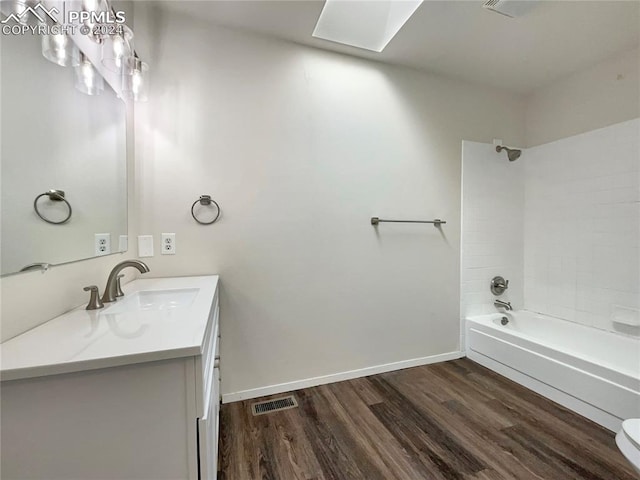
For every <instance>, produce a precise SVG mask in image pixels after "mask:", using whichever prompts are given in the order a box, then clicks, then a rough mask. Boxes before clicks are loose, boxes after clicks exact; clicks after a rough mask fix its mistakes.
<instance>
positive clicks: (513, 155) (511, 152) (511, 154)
mask: <svg viewBox="0 0 640 480" xmlns="http://www.w3.org/2000/svg"><path fill="white" fill-rule="evenodd" d="M502 150H506V151H507V158H508V159H509V161H510V162H513V161H515V160H517V159H519V158H520V155H521V154H522V150H516V149H515V148H508V147H503V146H502V145H498V146H497V147H496V152H501V151H502Z"/></svg>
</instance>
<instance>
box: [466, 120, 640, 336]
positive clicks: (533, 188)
mask: <svg viewBox="0 0 640 480" xmlns="http://www.w3.org/2000/svg"><path fill="white" fill-rule="evenodd" d="M639 132H640V119H634V120H630V121H627V122H622V123H618V124H615V125H611V126H608V127H605V128H601V129H598V130H593V131H591V132H587V133H583V134H580V135H575V136H572V137H568V138H564V139H561V140H557V141H555V142H551V143H547V144H544V145H540V146H536V147H532V148H528V149H525V150H523V153H522V156H521V157H520V158H519V159H518V160H516V161H515V162H509V161H508V160H507V159H506V158H505V155H504V153H503V154H500V153H497V152H495V147H494V146H493V145H489V144H481V143H475V142H463V180H462V183H463V184H462V192H463V193H462V205H463V213H462V218H463V219H462V259H461V265H462V271H461V279H462V288H461V316H462V318H463V319H464V318H465V317H467V316H470V315H481V314H487V313H492V312H495V311H496V308H495V307H494V305H493V299H494V296H493V295H492V294H491V292H490V291H489V282H490V280H491V278H492V277H493V276H494V275H502V276H504V277H505V278H507V279H509V280H511V282H510V286H509V290H507V292H506V293H505V295H503V296H501V297H500V299H502V300H505V301H511V303H512V304H513V306H514V309H517V310H521V309H525V310H531V311H534V312H538V313H543V314H546V315H550V316H553V317H557V318H561V319H564V320H568V321H572V322H577V323H581V324H583V325H586V326H591V327H595V328H598V329H602V330H607V331H611V332H617V333H622V334H628V335H638V334H640V328H639V327H640V255H639V245H640V141H639V135H638V134H639ZM634 325H636V326H634Z"/></svg>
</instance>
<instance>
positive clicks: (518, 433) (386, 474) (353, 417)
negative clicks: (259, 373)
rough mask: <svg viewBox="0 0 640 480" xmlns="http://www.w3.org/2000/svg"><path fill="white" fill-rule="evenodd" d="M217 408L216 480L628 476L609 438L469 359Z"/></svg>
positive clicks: (597, 479) (617, 479)
mask: <svg viewBox="0 0 640 480" xmlns="http://www.w3.org/2000/svg"><path fill="white" fill-rule="evenodd" d="M294 395H295V396H296V398H297V400H298V403H299V407H298V408H294V409H291V410H284V411H281V412H274V413H270V414H266V415H261V416H256V417H254V416H252V415H251V407H250V405H251V403H253V402H256V401H261V400H267V399H269V398H277V397H280V396H282V395H276V396H274V397H264V398H261V399H255V400H251V401H246V402H237V403H231V404H226V405H223V406H222V411H221V447H220V470H221V471H220V477H219V478H220V479H221V480H258V479H261V480H262V479H264V480H351V479H361V480H395V479H397V480H418V479H428V480H512V479H517V480H529V479H531V480H540V479H544V480H564V479H587V480H637V479H638V477H637V476H635V474H634V473H633V471H632V469H631V468H630V466H628V465H627V463H626V461H625V459H624V457H623V456H622V454H620V453H619V451H618V449H617V447H616V445H615V441H614V435H613V434H612V433H611V432H609V431H608V430H606V429H604V428H602V427H600V426H598V425H596V424H594V423H593V422H591V421H589V420H587V419H585V418H583V417H580V416H579V415H576V414H574V413H572V412H570V411H569V410H567V409H565V408H563V407H561V406H559V405H557V404H555V403H553V402H551V401H549V400H547V399H545V398H543V397H541V396H539V395H537V394H535V393H533V392H531V391H530V390H527V389H525V388H524V387H521V386H520V385H517V384H515V383H513V382H511V381H510V380H508V379H506V378H504V377H501V376H500V375H497V374H495V373H494V372H492V371H490V370H488V369H486V368H484V367H482V366H480V365H478V364H476V363H474V362H472V361H470V360H467V359H461V360H454V361H451V362H446V363H440V364H435V365H428V366H424V367H416V368H410V369H406V370H400V371H397V372H391V373H385V374H382V375H375V376H371V377H367V378H361V379H356V380H351V381H346V382H340V383H334V384H330V385H324V386H321V387H315V388H308V389H304V390H298V391H296V392H294Z"/></svg>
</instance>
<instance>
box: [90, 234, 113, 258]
mask: <svg viewBox="0 0 640 480" xmlns="http://www.w3.org/2000/svg"><path fill="white" fill-rule="evenodd" d="M93 248H94V253H95V255H96V257H100V256H102V255H109V254H110V253H111V234H110V233H96V234H95V235H94V236H93Z"/></svg>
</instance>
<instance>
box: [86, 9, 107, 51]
mask: <svg viewBox="0 0 640 480" xmlns="http://www.w3.org/2000/svg"><path fill="white" fill-rule="evenodd" d="M81 5H82V10H83V11H85V12H95V13H100V12H105V11H107V10H108V5H107V2H106V1H105V0H81ZM94 20H95V18H91V17H89V19H87V20H85V21H84V22H83V23H84V25H85V26H87V27H89V34H88V35H87V37H88V38H90V39H91V40H93V41H94V42H96V43H98V44H100V43H102V41H103V38H102V35H100V34H95V35H94V33H95V32H94V27H95V26H96V25H97V22H96V21H94Z"/></svg>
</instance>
